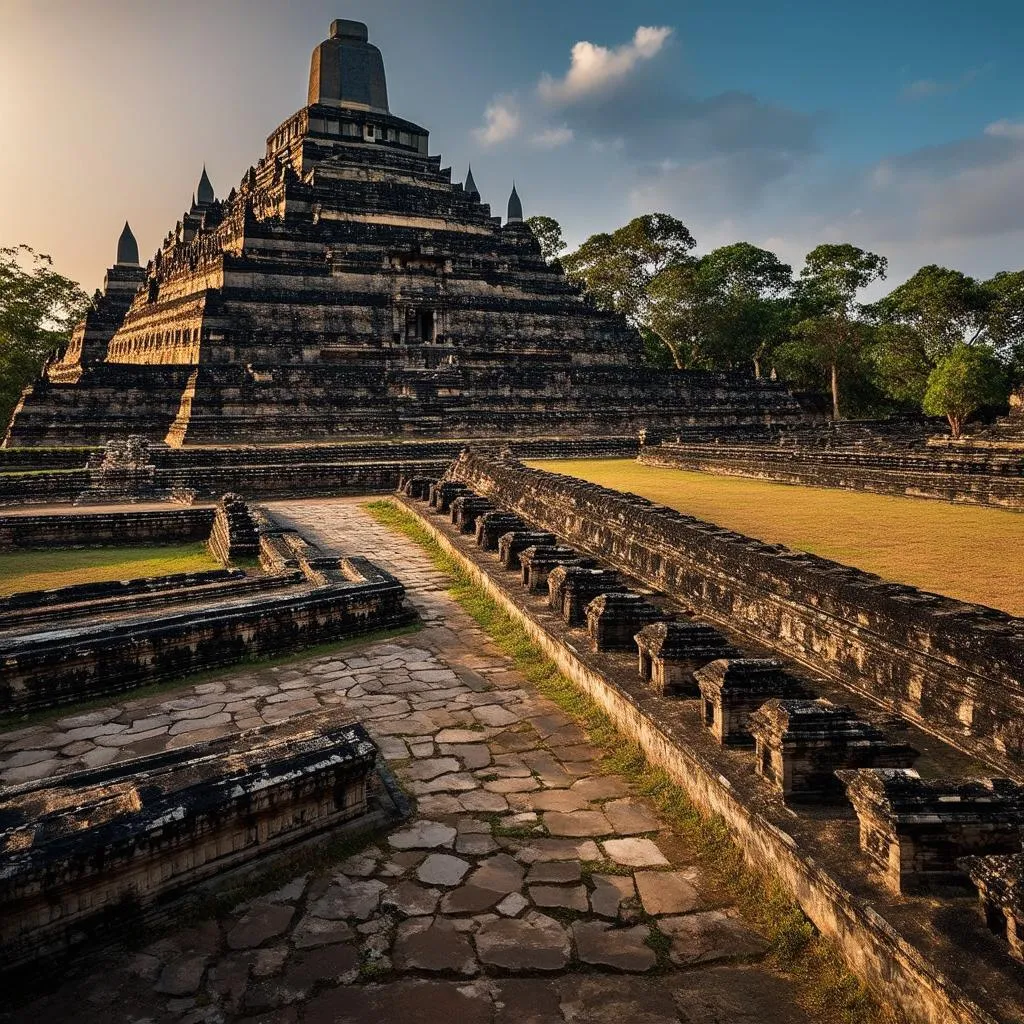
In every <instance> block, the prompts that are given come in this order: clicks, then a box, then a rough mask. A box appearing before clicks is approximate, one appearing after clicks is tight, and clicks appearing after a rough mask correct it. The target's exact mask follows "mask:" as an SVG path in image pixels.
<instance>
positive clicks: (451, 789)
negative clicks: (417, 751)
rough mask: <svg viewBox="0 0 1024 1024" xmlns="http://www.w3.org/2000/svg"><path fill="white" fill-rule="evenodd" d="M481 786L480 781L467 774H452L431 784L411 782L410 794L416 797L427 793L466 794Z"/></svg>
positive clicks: (440, 777)
mask: <svg viewBox="0 0 1024 1024" xmlns="http://www.w3.org/2000/svg"><path fill="white" fill-rule="evenodd" d="M479 786H480V783H479V781H478V780H477V779H474V778H473V776H472V775H470V774H468V773H467V772H451V773H450V774H448V775H440V776H438V777H437V778H436V779H431V780H430V781H429V782H411V783H410V784H409V792H410V793H413V794H415V795H416V796H419V795H420V794H426V793H464V792H466V791H467V790H470V789H477V788H478V787H479Z"/></svg>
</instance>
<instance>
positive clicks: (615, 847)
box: [601, 839, 668, 868]
mask: <svg viewBox="0 0 1024 1024" xmlns="http://www.w3.org/2000/svg"><path fill="white" fill-rule="evenodd" d="M601 845H602V846H603V847H604V852H605V853H606V854H607V855H608V857H609V858H610V859H611V860H613V861H615V863H616V864H624V865H626V866H627V867H631V868H656V867H662V866H665V867H667V866H668V861H667V860H666V858H665V855H664V854H663V853H662V852H661V850H659V849H658V847H657V846H656V845H655V844H654V843H653V842H651V840H650V839H608V840H606V841H605V842H604V843H602V844H601Z"/></svg>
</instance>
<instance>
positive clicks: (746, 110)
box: [0, 0, 1024, 287]
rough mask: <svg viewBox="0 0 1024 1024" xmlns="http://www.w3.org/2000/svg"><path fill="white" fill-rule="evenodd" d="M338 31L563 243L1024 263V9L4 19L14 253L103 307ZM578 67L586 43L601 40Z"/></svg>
mask: <svg viewBox="0 0 1024 1024" xmlns="http://www.w3.org/2000/svg"><path fill="white" fill-rule="evenodd" d="M333 17H350V18H357V19H361V20H364V21H366V22H367V23H368V24H369V26H370V37H371V40H372V41H374V42H375V43H376V44H377V45H378V46H380V48H381V50H382V51H383V53H384V59H385V65H386V68H387V71H388V85H389V93H390V100H391V108H392V110H393V111H394V112H395V113H397V114H399V115H401V116H404V117H408V118H409V119H410V120H413V121H417V122H419V123H421V124H423V125H424V126H426V127H427V128H429V129H430V131H431V150H432V152H435V153H437V152H439V153H441V155H442V156H443V158H444V162H445V164H446V165H447V164H451V166H452V167H453V169H454V173H455V175H456V177H457V178H462V177H463V176H464V175H465V168H466V164H467V163H468V162H469V161H470V160H472V163H473V169H474V174H475V177H476V180H477V183H478V185H479V186H480V189H481V192H482V193H483V195H484V198H485V199H486V200H489V201H490V202H491V204H492V206H493V208H494V209H495V210H496V211H503V210H504V205H505V200H506V198H507V196H508V192H509V189H510V186H511V181H512V178H513V177H514V178H515V179H516V181H517V183H518V185H519V191H520V194H521V195H522V198H523V202H524V206H525V208H526V213H527V215H530V214H533V213H546V214H549V215H551V216H554V217H556V218H557V219H559V220H560V221H561V222H562V223H563V225H564V227H565V230H566V235H567V237H568V238H569V239H570V240H571V241H572V242H574V243H575V242H578V241H580V240H581V239H583V238H585V237H586V236H587V235H588V234H590V233H592V232H594V231H599V230H607V229H610V228H614V227H616V226H618V225H619V224H622V223H624V222H625V221H626V220H628V219H629V218H630V217H632V216H635V215H636V214H638V213H643V212H647V211H650V210H663V211H665V212H668V213H672V214H674V215H676V216H678V217H680V218H681V219H682V220H683V221H684V222H685V223H686V224H687V225H688V226H689V227H690V228H691V230H692V231H693V233H694V235H695V236H696V237H697V240H698V243H699V247H700V249H702V250H706V249H708V248H712V247H714V246H715V245H720V244H725V243H728V242H732V241H736V240H738V239H748V240H750V241H753V242H756V243H758V244H762V245H765V246H767V247H769V248H772V249H774V250H775V251H777V252H779V254H780V255H782V256H783V257H784V258H785V259H787V260H788V261H790V262H792V263H793V264H794V266H796V267H797V268H798V267H799V265H800V261H801V257H802V256H803V254H804V253H805V252H806V251H807V250H808V249H810V248H811V247H813V246H814V245H815V244H817V243H818V242H821V241H852V242H854V243H856V244H858V245H862V246H864V247H866V248H872V249H874V250H875V251H878V252H881V253H883V254H884V255H887V256H888V257H889V259H890V263H891V273H890V283H895V282H897V281H899V280H901V279H902V278H904V277H906V276H907V275H908V274H910V273H912V272H913V271H914V270H915V269H916V268H917V267H918V266H920V265H921V264H923V263H927V262H939V263H944V264H946V265H950V266H955V267H959V268H961V269H963V270H965V271H967V272H969V273H973V274H977V275H985V276H987V275H989V274H991V273H994V272H995V271H997V270H999V269H1009V268H1017V267H1020V266H1022V265H1024V245H1022V242H1024V202H1022V195H1024V63H1022V62H1021V60H1020V53H1021V51H1022V48H1024V47H1022V43H1024V13H1022V8H1021V6H1020V5H1019V4H1012V3H1009V2H1003V0H987V2H985V0H983V2H980V3H977V4H975V5H974V6H973V7H970V6H968V5H964V4H959V3H957V4H954V3H951V2H947V0H940V2H935V0H933V2H932V3H923V2H918V0H897V2H889V3H881V2H876V0H867V2H860V3H857V4H852V3H837V2H835V0H832V2H826V3H821V2H819V3H811V2H803V0H801V2H785V0H777V2H775V3H772V4H767V3H754V2H749V0H745V2H739V0H735V2H729V0H718V2H715V3H711V2H704V0H700V2H697V0H694V2H690V3H667V2H639V3H636V2H635V3H631V4H629V5H626V4H622V3H610V2H600V0H595V2H589V3H583V2H575V0H571V2H555V0H549V2H547V3H542V2H538V0H525V2H519V3H502V4H498V3H493V2H489V0H476V2H472V3H471V2H463V0H443V2H441V0H434V2H430V0H425V2H422V0H421V2H418V3H409V2H404V3H403V2H397V0H375V2H372V3H370V2H350V3H346V4H338V3H336V2H335V3H325V2H321V0H306V2H292V3H278V2H271V0H206V2H204V3H199V2H196V0H176V2H175V3H174V4H166V3H159V2H156V0H144V2H141V3H138V4H135V5H128V4H124V3H120V2H115V0H77V2H75V3H71V2H64V0H49V2H47V3H36V2H31V0H0V128H2V130H3V131H4V134H5V136H6V139H7V141H8V142H13V144H9V145H4V146H0V186H2V187H3V189H4V195H5V200H4V202H2V203H0V244H13V243H17V242H27V243H28V244H31V245H33V246H34V247H36V248H38V249H42V250H44V251H48V252H50V253H52V254H53V256H54V258H55V260H56V262H57V265H58V267H59V268H60V269H61V270H63V271H64V272H66V273H68V274H71V275H72V276H75V277H78V278H79V279H81V280H83V281H84V282H85V283H86V284H87V285H88V286H90V287H92V286H94V285H95V284H97V283H98V282H99V280H100V278H101V276H102V272H103V269H104V268H105V267H106V266H107V265H108V264H109V263H110V262H111V261H112V256H113V249H114V243H115V241H116V238H117V235H118V233H119V231H120V226H121V223H122V222H123V220H124V219H125V218H126V217H127V218H128V219H129V220H130V221H131V223H132V225H133V227H134V228H135V231H136V235H137V236H138V239H139V243H140V249H141V251H142V253H144V254H149V253H152V252H153V251H154V249H155V248H156V246H157V244H158V243H159V241H160V239H161V238H162V237H163V235H164V234H165V233H166V231H167V230H168V229H169V228H170V227H171V226H173V224H174V222H175V221H176V219H177V218H178V216H179V215H180V213H181V211H182V210H183V209H184V208H185V207H186V205H187V203H188V201H189V199H190V196H191V192H192V189H193V188H194V186H195V182H196V180H197V178H198V174H199V170H200V169H201V167H202V164H203V162H204V161H205V162H206V164H207V166H208V167H209V170H210V175H211V178H212V179H213V182H214V185H215V187H216V188H217V189H218V192H219V193H226V192H227V191H228V190H229V189H230V187H231V185H233V184H236V183H237V182H238V180H239V179H240V178H241V177H242V175H243V173H244V172H245V170H246V168H247V167H248V166H249V164H250V163H252V162H254V161H255V160H256V159H258V157H259V156H260V155H261V153H262V150H263V145H264V140H265V138H266V136H267V135H268V134H269V133H270V131H271V130H272V129H273V128H274V126H275V125H276V124H278V123H279V122H280V121H281V120H283V119H284V118H285V117H287V116H288V115H289V114H291V113H292V112H293V111H294V110H296V109H298V108H299V107H300V106H301V105H302V103H303V102H304V97H305V83H306V76H307V73H308V62H309V54H310V51H311V50H312V48H313V46H314V45H315V44H316V43H318V42H319V41H320V39H322V38H323V37H324V36H325V35H326V32H327V27H328V25H329V22H330V20H331V19H332V18H333ZM587 44H589V45H587Z"/></svg>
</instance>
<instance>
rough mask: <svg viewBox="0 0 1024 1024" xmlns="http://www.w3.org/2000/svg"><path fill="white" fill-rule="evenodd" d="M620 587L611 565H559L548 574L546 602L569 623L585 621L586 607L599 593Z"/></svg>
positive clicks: (579, 624) (572, 624)
mask: <svg viewBox="0 0 1024 1024" xmlns="http://www.w3.org/2000/svg"><path fill="white" fill-rule="evenodd" d="M620 587H621V584H620V582H619V574H618V573H617V572H615V570H614V569H586V568H584V567H583V566H579V565H568V566H567V565H561V566H558V568H556V569H554V570H552V572H551V573H550V575H549V576H548V604H549V605H550V606H551V607H552V608H553V609H554V610H555V611H556V612H559V613H560V614H561V616H562V618H563V619H564V620H565V621H566V623H567V624H568V625H570V626H582V625H584V624H585V622H586V607H587V605H588V604H590V602H591V601H592V600H593V599H594V598H595V597H597V596H598V595H599V594H605V593H608V592H609V591H611V590H616V589H618V588H620Z"/></svg>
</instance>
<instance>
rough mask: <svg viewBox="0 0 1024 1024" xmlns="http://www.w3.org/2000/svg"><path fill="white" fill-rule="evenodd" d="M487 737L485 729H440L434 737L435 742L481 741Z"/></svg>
mask: <svg viewBox="0 0 1024 1024" xmlns="http://www.w3.org/2000/svg"><path fill="white" fill-rule="evenodd" d="M485 739H487V732H486V730H482V729H481V730H476V729H442V730H441V731H440V732H439V733H438V734H437V735H436V736H435V737H434V742H435V743H481V742H483V741H484V740H485Z"/></svg>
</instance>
